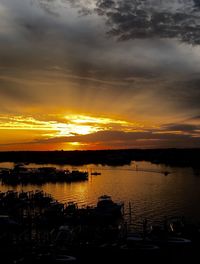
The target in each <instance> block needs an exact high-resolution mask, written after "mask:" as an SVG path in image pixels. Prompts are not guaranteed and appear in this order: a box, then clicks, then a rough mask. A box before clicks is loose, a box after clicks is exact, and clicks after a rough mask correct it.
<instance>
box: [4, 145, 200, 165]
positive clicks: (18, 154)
mask: <svg viewBox="0 0 200 264" xmlns="http://www.w3.org/2000/svg"><path fill="white" fill-rule="evenodd" d="M132 161H149V162H151V163H154V164H165V165H167V166H178V167H192V168H197V169H199V168H200V149H199V148H196V149H122V150H96V151H92V150H87V151H63V150H61V151H9V152H0V162H15V163H38V164H47V163H51V164H69V165H84V164H101V165H111V166H121V165H129V164H130V163H131V162H132Z"/></svg>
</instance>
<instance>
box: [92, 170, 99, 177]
mask: <svg viewBox="0 0 200 264" xmlns="http://www.w3.org/2000/svg"><path fill="white" fill-rule="evenodd" d="M91 175H93V176H98V175H101V172H97V171H94V172H91Z"/></svg>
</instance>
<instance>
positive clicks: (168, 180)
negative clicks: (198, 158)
mask: <svg viewBox="0 0 200 264" xmlns="http://www.w3.org/2000/svg"><path fill="white" fill-rule="evenodd" d="M13 165H14V164H13V163H0V167H1V168H2V167H7V168H8V167H9V168H12V167H13ZM41 166H51V167H52V166H53V167H57V168H59V169H78V170H84V171H85V170H87V171H88V172H89V173H90V174H91V172H92V171H93V172H94V171H98V172H101V175H99V176H91V175H90V176H89V180H88V181H86V182H79V183H70V184H69V183H57V184H52V183H48V184H44V185H42V186H37V185H27V186H20V185H19V186H15V187H11V186H6V185H1V186H0V191H7V190H15V191H20V190H24V191H30V190H44V191H45V192H47V193H50V194H51V195H52V196H53V197H54V198H55V199H57V200H58V201H60V202H63V203H65V202H69V201H75V202H77V203H78V205H80V206H84V205H95V204H96V202H97V200H98V197H99V196H101V195H103V194H107V195H111V196H112V198H113V200H114V201H123V202H124V203H125V211H126V212H127V213H128V211H129V210H128V208H129V202H130V203H131V208H132V218H133V222H135V223H136V226H139V225H140V223H141V221H142V220H143V219H144V218H147V219H149V220H150V222H157V221H162V220H163V219H164V217H165V216H167V217H171V216H185V217H186V218H187V219H189V220H192V221H194V222H198V221H200V210H199V202H200V177H199V176H197V175H195V174H194V172H193V170H192V168H171V167H166V166H164V165H155V164H151V163H149V162H137V163H135V162H133V163H132V164H131V165H130V166H120V167H111V166H101V165H98V166H97V165H85V166H77V167H72V166H67V165H65V166H61V165H51V164H46V165H37V164H29V165H27V167H30V168H33V167H41ZM136 168H138V170H136ZM164 171H169V172H171V173H170V174H169V175H167V176H165V175H164V174H163V172H164ZM127 217H128V216H127Z"/></svg>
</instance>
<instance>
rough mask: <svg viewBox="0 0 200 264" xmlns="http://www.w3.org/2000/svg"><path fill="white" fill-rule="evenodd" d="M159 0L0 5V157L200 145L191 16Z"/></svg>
mask: <svg viewBox="0 0 200 264" xmlns="http://www.w3.org/2000/svg"><path fill="white" fill-rule="evenodd" d="M154 2H155V3H154ZM168 2H169V3H168ZM168 2H167V1H157V0H155V1H150V0H149V1H128V2H127V1H124V0H117V1H104V0H103V1H97V0H94V1H93V0H92V1H85V0H74V1H68V0H66V1H65V0H63V1H60V0H53V1H48V0H35V1H31V0H26V1H24V0H18V1H13V0H3V1H0V43H1V45H0V150H3V151H4V150H55V149H58V150H60V149H66V150H67V149H73V150H74V149H80V150H83V149H84V150H85V149H104V148H106V149H118V148H119V149H121V148H167V147H183V146H185V147H197V146H199V147H200V143H199V142H200V140H199V139H200V106H199V100H200V92H199V82H200V81H199V69H200V48H199V47H200V45H199V33H200V32H199V31H200V29H199V27H198V25H199V21H200V9H199V10H198V5H197V4H196V1H193V0H184V1H178V0H174V1H168ZM176 2H177V3H176ZM137 9H138V10H140V12H142V14H143V15H142V17H141V20H138V17H137V15H136V14H135V11H133V10H137ZM163 10H164V11H163ZM163 12H164V13H163ZM136 13H137V12H136ZM194 14H195V15H194ZM165 16H166V17H167V18H169V19H167V18H166V17H165ZM161 25H162V26H161ZM186 25H187V26H186ZM138 28H139V29H140V30H138ZM188 28H190V34H188V32H187V31H188Z"/></svg>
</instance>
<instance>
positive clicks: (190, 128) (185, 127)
mask: <svg viewBox="0 0 200 264" xmlns="http://www.w3.org/2000/svg"><path fill="white" fill-rule="evenodd" d="M199 129H200V126H199V125H192V124H169V125H165V126H164V130H166V131H180V132H196V131H197V130H199Z"/></svg>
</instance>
